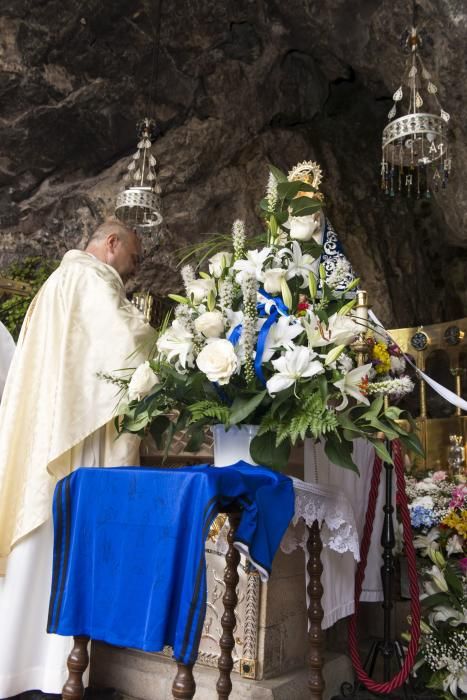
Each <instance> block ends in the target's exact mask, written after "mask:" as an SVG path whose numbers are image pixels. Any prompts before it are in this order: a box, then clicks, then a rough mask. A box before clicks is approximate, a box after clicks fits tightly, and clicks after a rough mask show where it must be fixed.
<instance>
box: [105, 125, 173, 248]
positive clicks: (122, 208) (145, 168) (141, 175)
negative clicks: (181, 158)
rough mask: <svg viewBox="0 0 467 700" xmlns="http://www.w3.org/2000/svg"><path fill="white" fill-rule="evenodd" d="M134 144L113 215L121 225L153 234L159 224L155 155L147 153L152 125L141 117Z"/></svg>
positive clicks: (159, 212)
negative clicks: (134, 151) (136, 145)
mask: <svg viewBox="0 0 467 700" xmlns="http://www.w3.org/2000/svg"><path fill="white" fill-rule="evenodd" d="M137 129H138V139H139V141H138V147H137V151H136V153H135V154H134V155H133V157H132V159H131V161H130V163H129V165H128V168H127V173H126V175H125V176H124V180H125V182H126V183H128V184H127V185H126V187H125V189H123V190H122V191H121V192H120V193H119V195H118V196H117V204H116V207H115V215H116V216H117V217H118V218H119V219H120V221H123V222H124V223H125V224H128V225H129V226H132V227H134V228H136V229H138V230H139V231H141V232H142V233H145V234H149V235H150V236H152V237H153V236H154V232H155V229H156V227H157V226H159V225H160V224H161V223H162V214H161V197H160V194H161V189H160V186H159V184H158V181H157V175H156V164H157V161H156V158H155V156H154V154H153V153H152V152H151V147H152V141H153V139H154V136H155V129H156V125H155V122H154V121H153V120H152V119H149V118H148V117H145V118H144V119H143V120H142V121H141V122H139V123H138V125H137Z"/></svg>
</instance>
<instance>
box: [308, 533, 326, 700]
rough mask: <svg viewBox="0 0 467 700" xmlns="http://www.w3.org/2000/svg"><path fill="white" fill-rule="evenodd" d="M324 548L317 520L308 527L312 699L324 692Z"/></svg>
mask: <svg viewBox="0 0 467 700" xmlns="http://www.w3.org/2000/svg"><path fill="white" fill-rule="evenodd" d="M322 548H323V545H322V542H321V535H320V531H319V524H318V521H317V520H315V521H314V523H313V525H312V526H311V528H308V540H307V550H308V564H307V571H308V576H309V582H308V586H307V592H308V598H309V603H308V619H309V621H310V627H309V632H308V638H309V643H310V655H309V664H310V677H309V681H308V687H309V689H310V698H311V700H322V697H323V692H324V679H323V632H322V629H321V621H322V619H323V605H322V596H323V586H322V585H321V574H322V573H323V565H322V563H321V550H322Z"/></svg>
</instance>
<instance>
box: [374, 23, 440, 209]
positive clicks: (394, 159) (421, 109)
mask: <svg viewBox="0 0 467 700" xmlns="http://www.w3.org/2000/svg"><path fill="white" fill-rule="evenodd" d="M403 42H404V44H405V46H406V49H407V50H408V51H409V53H410V55H409V58H408V60H407V62H406V66H405V70H404V74H403V78H402V83H401V85H400V86H399V87H398V89H397V90H396V92H395V93H394V95H393V102H394V104H393V106H392V108H391V110H390V112H389V114H388V119H389V123H388V124H387V126H386V127H385V128H384V130H383V142H382V151H383V152H382V161H381V188H382V190H383V192H384V193H385V194H386V195H388V196H389V197H394V196H395V195H396V194H405V195H406V196H408V197H416V198H425V199H429V198H430V197H431V192H432V191H435V192H436V191H438V190H439V189H440V188H445V187H446V185H447V183H448V179H449V175H450V172H451V156H450V152H449V146H448V123H449V120H450V115H449V114H448V113H447V112H446V111H445V110H444V109H443V108H442V106H441V104H440V101H439V98H438V88H437V86H436V85H435V83H434V82H433V80H432V76H431V74H430V72H429V71H428V70H427V69H426V67H425V65H424V63H423V61H422V58H421V56H420V47H421V46H422V38H421V36H420V33H419V32H418V30H417V29H416V27H412V28H411V30H410V31H409V32H407V33H406V35H405V37H404V38H403ZM404 112H405V113H404ZM398 114H399V116H398Z"/></svg>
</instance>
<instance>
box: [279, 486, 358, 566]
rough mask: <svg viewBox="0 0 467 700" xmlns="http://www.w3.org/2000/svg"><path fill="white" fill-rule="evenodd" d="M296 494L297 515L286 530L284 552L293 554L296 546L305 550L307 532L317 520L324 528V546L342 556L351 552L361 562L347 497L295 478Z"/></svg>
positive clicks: (331, 488)
mask: <svg viewBox="0 0 467 700" xmlns="http://www.w3.org/2000/svg"><path fill="white" fill-rule="evenodd" d="M292 481H293V485H294V491H295V515H294V517H293V520H292V523H291V525H290V526H289V528H288V529H287V531H286V533H285V535H284V537H283V539H282V542H281V549H282V550H283V551H284V552H286V553H289V552H292V551H293V550H294V549H297V547H302V549H304V550H305V551H306V542H307V539H308V532H307V529H306V527H305V525H308V526H309V527H311V526H312V525H313V523H314V521H315V520H317V521H318V523H319V525H320V529H321V541H322V543H323V547H329V548H330V549H332V550H333V551H334V552H338V553H339V554H343V553H344V552H351V553H352V555H353V558H354V559H355V561H359V560H360V546H359V541H358V531H357V526H356V523H355V517H354V513H353V510H352V506H351V505H350V501H349V500H348V498H347V497H346V496H345V495H344V494H343V493H342V492H341V491H339V489H338V488H336V487H335V486H329V485H326V486H325V485H322V484H308V483H306V482H304V481H301V479H292Z"/></svg>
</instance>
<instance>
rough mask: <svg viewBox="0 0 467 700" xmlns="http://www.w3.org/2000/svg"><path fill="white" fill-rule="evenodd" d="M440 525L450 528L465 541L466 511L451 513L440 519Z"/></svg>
mask: <svg viewBox="0 0 467 700" xmlns="http://www.w3.org/2000/svg"><path fill="white" fill-rule="evenodd" d="M441 523H442V524H443V525H447V526H448V527H452V529H453V530H456V531H457V532H458V533H459V535H460V536H461V537H464V538H465V539H467V510H462V511H461V512H460V513H456V512H455V511H452V512H451V513H449V514H448V515H446V516H445V517H444V518H443V519H442V521H441Z"/></svg>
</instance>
